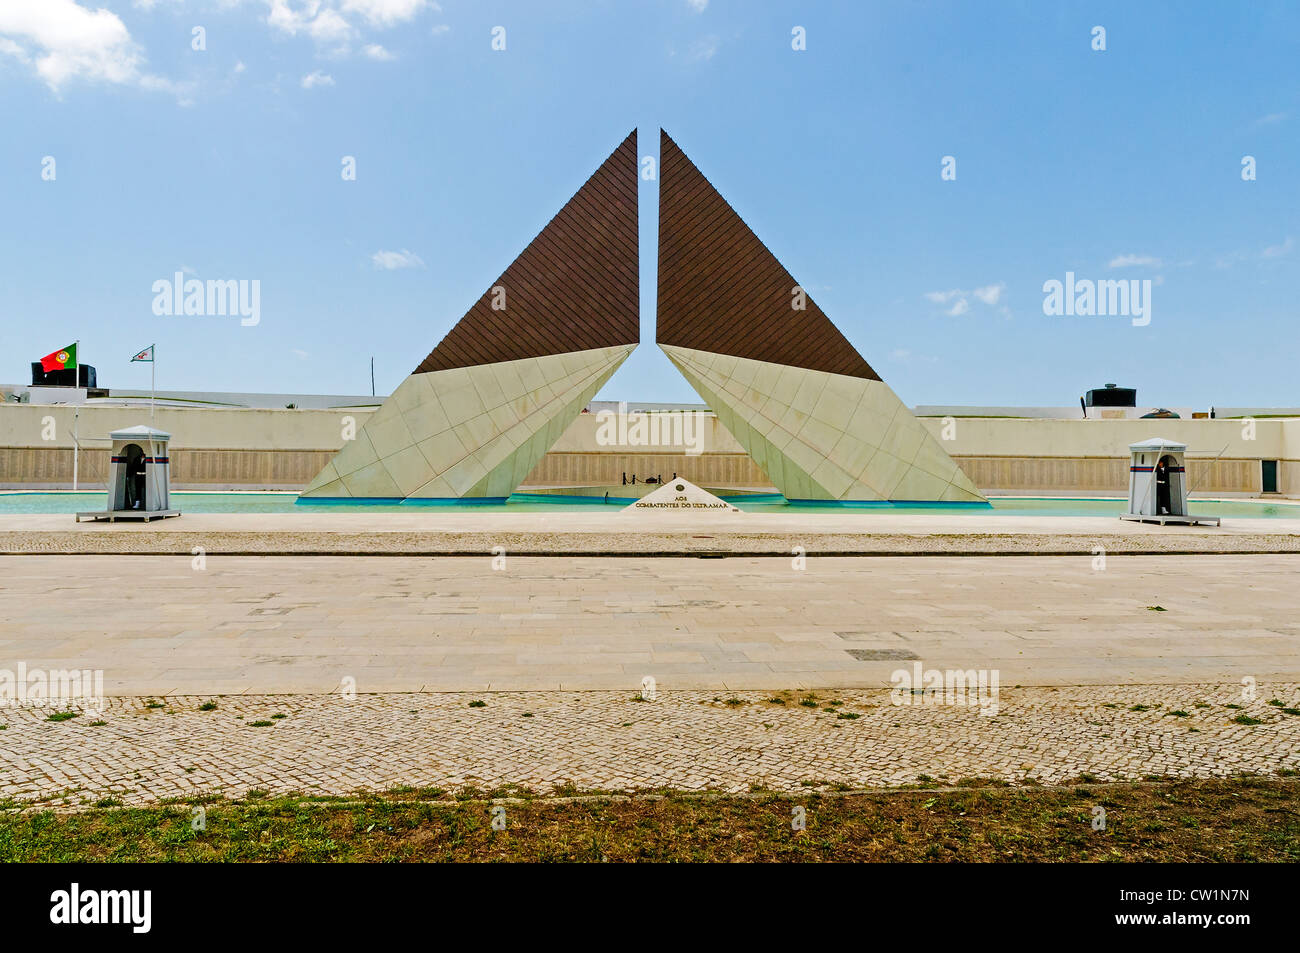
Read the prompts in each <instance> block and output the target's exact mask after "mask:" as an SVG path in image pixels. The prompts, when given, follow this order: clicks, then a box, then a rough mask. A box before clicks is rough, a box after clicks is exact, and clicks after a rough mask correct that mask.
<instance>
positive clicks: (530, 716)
mask: <svg viewBox="0 0 1300 953" xmlns="http://www.w3.org/2000/svg"><path fill="white" fill-rule="evenodd" d="M519 717H520V718H532V717H533V713H532V712H531V711H526V712H524V713H523V714H522V715H520V716H519Z"/></svg>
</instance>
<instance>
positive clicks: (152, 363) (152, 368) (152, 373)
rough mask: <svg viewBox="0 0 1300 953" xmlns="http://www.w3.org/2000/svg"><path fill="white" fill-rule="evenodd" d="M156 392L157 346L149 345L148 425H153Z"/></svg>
mask: <svg viewBox="0 0 1300 953" xmlns="http://www.w3.org/2000/svg"><path fill="white" fill-rule="evenodd" d="M157 391H158V345H156V344H150V345H149V423H150V424H152V423H153V402H154V396H155V395H156V393H157Z"/></svg>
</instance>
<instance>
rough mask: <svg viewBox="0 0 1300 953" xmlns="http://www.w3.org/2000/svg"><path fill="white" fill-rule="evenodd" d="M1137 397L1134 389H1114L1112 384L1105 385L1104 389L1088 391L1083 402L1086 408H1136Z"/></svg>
mask: <svg viewBox="0 0 1300 953" xmlns="http://www.w3.org/2000/svg"><path fill="white" fill-rule="evenodd" d="M1137 396H1138V392H1137V388H1136V387H1116V386H1115V385H1114V384H1107V385H1106V386H1105V387H1099V388H1094V389H1093V390H1090V391H1088V395H1087V396H1086V397H1085V398H1084V401H1083V402H1084V404H1085V405H1086V406H1088V407H1136V406H1137Z"/></svg>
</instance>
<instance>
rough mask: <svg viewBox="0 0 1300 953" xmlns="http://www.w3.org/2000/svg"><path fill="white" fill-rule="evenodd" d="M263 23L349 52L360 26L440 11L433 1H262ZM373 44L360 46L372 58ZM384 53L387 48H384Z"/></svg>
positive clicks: (339, 52)
mask: <svg viewBox="0 0 1300 953" xmlns="http://www.w3.org/2000/svg"><path fill="white" fill-rule="evenodd" d="M263 2H265V3H266V5H267V8H268V9H267V14H266V22H267V23H268V24H269V25H270V26H271V27H272V28H274V29H276V30H279V31H280V32H281V33H285V34H287V35H289V36H307V37H310V38H311V39H312V40H315V41H316V44H317V45H318V46H320V47H324V48H326V50H327V51H328V52H329V53H331V54H333V55H346V54H348V53H350V52H351V51H352V44H353V42H354V41H355V40H357V39H358V38H359V37H360V35H361V32H362V28H363V27H370V28H374V29H387V28H389V27H393V26H396V25H398V24H400V23H405V22H407V21H409V20H411V19H414V18H415V17H416V16H418V15H419V14H420V13H422V12H424V11H425V10H432V11H434V12H441V10H442V7H440V6H439V5H438V4H437V3H435V2H433V0H263ZM372 48H373V49H380V50H382V49H383V47H381V46H379V45H378V44H377V43H370V44H367V45H366V46H364V47H362V53H363V54H365V55H366V56H370V57H371V58H373V59H383V58H385V57H382V56H375V55H374V54H373V52H372ZM385 52H387V51H385Z"/></svg>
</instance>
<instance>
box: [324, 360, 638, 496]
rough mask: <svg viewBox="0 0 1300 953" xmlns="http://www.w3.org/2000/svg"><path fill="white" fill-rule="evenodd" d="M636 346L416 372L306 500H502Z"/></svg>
mask: <svg viewBox="0 0 1300 953" xmlns="http://www.w3.org/2000/svg"><path fill="white" fill-rule="evenodd" d="M635 347H636V345H635V344H622V345H618V346H616V347H604V348H594V349H592V350H586V351H572V352H568V353H565V354H552V355H547V356H544V357H531V358H525V359H524V360H519V361H503V362H501V363H497V364H479V365H475V366H471V367H457V368H451V369H449V370H441V371H429V372H427V373H424V374H412V375H411V376H410V377H408V378H407V379H406V380H405V381H403V382H402V384H401V386H399V387H398V388H397V390H395V391H394V392H393V393H392V395H391V396H390V397H389V398H388V399H387V400H386V401H384V403H383V405H382V406H381V407H380V408H379V410H377V411H375V413H374V415H373V416H372V417H371V418H370V419H369V420H368V421H366V424H365V426H364V427H362V429H361V430H360V431H359V432H358V433H357V435H356V439H355V440H353V441H351V442H349V443H347V444H345V445H344V447H343V449H342V450H340V451H339V452H338V454H337V455H335V457H334V459H333V460H331V461H330V462H329V463H328V464H326V465H325V467H324V469H322V470H321V472H320V473H318V474H317V475H316V478H315V479H314V480H312V481H311V483H310V484H308V486H307V489H306V490H304V491H303V493H302V495H303V496H305V497H352V498H371V499H375V498H382V499H395V498H402V499H405V498H424V499H439V498H441V499H459V498H464V497H489V498H493V497H505V496H509V495H510V494H511V493H512V492H514V489H515V488H516V487H517V486H518V485H519V484H520V483H522V482H523V480H524V477H526V476H527V475H528V473H529V472H530V471H531V470H532V469H533V467H535V466H536V465H537V463H538V461H540V460H541V459H542V457H543V456H545V455H546V452H547V451H548V450H549V449H550V448H551V446H552V444H554V443H555V441H556V440H558V439H559V438H560V435H561V434H563V433H564V431H565V429H566V428H567V427H568V426H569V424H570V423H572V422H573V419H574V417H576V416H577V415H578V414H579V413H581V412H582V408H583V407H584V406H586V404H587V403H588V402H589V401H590V400H591V398H592V397H594V396H595V394H596V392H597V391H598V390H600V388H601V387H602V386H603V385H604V383H605V382H606V381H607V380H609V378H610V376H611V375H613V373H614V371H616V370H617V369H618V367H619V365H620V364H622V363H623V361H625V360H626V359H627V356H628V355H629V354H631V353H632V350H633V349H634V348H635Z"/></svg>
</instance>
